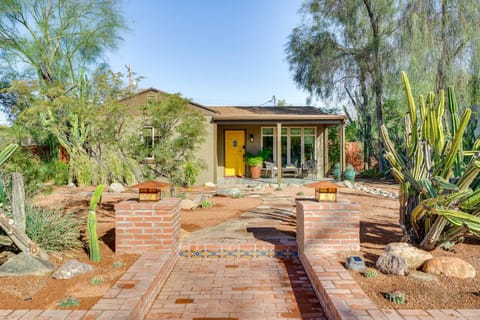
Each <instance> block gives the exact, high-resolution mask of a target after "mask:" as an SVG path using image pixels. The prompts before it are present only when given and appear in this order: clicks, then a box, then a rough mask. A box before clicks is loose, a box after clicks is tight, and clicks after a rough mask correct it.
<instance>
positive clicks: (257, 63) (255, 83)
mask: <svg viewBox="0 0 480 320" xmlns="http://www.w3.org/2000/svg"><path fill="white" fill-rule="evenodd" d="M301 3H302V1H301V0H159V1H158V0H123V4H122V8H123V11H124V14H125V17H126V19H127V24H128V25H129V28H130V31H129V32H127V33H125V34H124V36H123V38H124V40H123V42H121V43H120V46H119V48H118V50H116V51H115V52H112V53H110V54H109V55H108V57H107V62H108V63H109V64H110V66H111V68H112V69H113V70H114V71H120V72H124V73H126V68H125V65H126V64H131V65H132V68H133V71H134V72H136V73H137V75H140V76H144V77H145V79H143V80H142V81H141V82H140V83H139V87H140V88H147V87H155V88H157V89H160V90H164V91H167V92H171V93H175V92H179V93H181V94H182V95H184V96H185V97H187V98H190V99H192V100H194V101H196V102H198V103H202V104H205V105H259V104H262V103H264V102H266V101H268V100H270V99H271V98H272V95H275V96H276V97H277V99H285V100H286V101H287V103H288V104H293V105H304V104H305V99H306V97H307V96H308V94H307V93H306V92H304V91H302V90H300V89H298V88H297V87H296V84H295V83H294V82H293V77H292V73H291V72H290V71H289V70H288V63H287V61H286V55H285V51H284V48H285V44H286V43H287V38H288V35H289V34H290V33H291V31H292V29H293V28H294V27H295V26H296V25H297V24H298V22H299V20H300V16H299V15H298V9H299V8H300V6H301Z"/></svg>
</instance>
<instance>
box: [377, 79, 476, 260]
mask: <svg viewBox="0 0 480 320" xmlns="http://www.w3.org/2000/svg"><path fill="white" fill-rule="evenodd" d="M402 80H403V84H404V88H405V92H406V95H407V106H408V113H407V115H406V116H405V141H406V144H405V146H406V148H405V150H402V149H401V148H398V147H397V146H395V145H394V144H393V143H392V141H391V140H390V137H389V134H388V131H387V129H386V127H385V126H382V128H381V130H382V136H383V139H384V141H385V145H386V148H387V153H386V156H385V157H386V159H387V160H388V161H389V162H390V165H391V166H392V172H393V175H394V176H395V178H396V179H397V181H398V182H399V183H400V200H399V201H400V227H401V228H402V231H403V233H404V236H405V238H407V239H409V240H410V241H411V242H412V243H414V244H417V245H419V246H420V247H422V248H423V249H426V250H432V249H433V248H435V246H437V245H438V244H439V243H441V242H452V243H455V242H457V241H460V240H461V239H462V238H463V237H464V236H465V235H466V234H468V233H473V234H475V235H477V236H479V235H480V188H479V187H478V186H475V184H474V181H475V179H476V178H477V176H478V175H479V173H480V160H479V158H480V138H479V139H477V140H476V142H475V144H474V146H473V150H471V151H465V150H463V144H462V140H463V137H464V133H465V130H466V128H467V125H468V122H469V120H470V117H471V114H472V112H471V110H470V109H469V108H467V109H466V110H465V111H464V112H463V114H462V115H461V116H459V110H458V106H457V102H456V99H455V95H454V92H453V89H452V88H448V91H447V97H446V98H445V94H444V91H443V90H440V92H439V95H438V98H437V99H435V94H434V93H433V92H430V93H429V94H428V96H427V97H426V98H424V97H423V96H420V98H419V100H418V102H415V99H414V97H413V94H412V90H411V88H410V84H409V82H408V79H407V76H406V74H405V73H403V74H402ZM472 188H473V190H472Z"/></svg>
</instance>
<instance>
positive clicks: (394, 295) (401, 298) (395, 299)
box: [385, 289, 405, 304]
mask: <svg viewBox="0 0 480 320" xmlns="http://www.w3.org/2000/svg"><path fill="white" fill-rule="evenodd" d="M385 299H387V300H388V301H390V302H392V303H395V304H404V303H405V294H404V293H402V292H400V291H398V290H397V289H393V290H392V291H389V292H387V293H385Z"/></svg>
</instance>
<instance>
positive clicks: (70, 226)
mask: <svg viewBox="0 0 480 320" xmlns="http://www.w3.org/2000/svg"><path fill="white" fill-rule="evenodd" d="M25 229H26V230H25V231H26V233H27V235H28V236H29V237H30V239H32V241H33V242H35V243H37V244H38V245H39V246H40V247H41V248H43V249H44V250H46V251H47V252H58V251H64V250H69V249H77V248H80V247H82V245H83V244H82V242H81V241H80V221H79V220H78V219H76V218H75V217H74V216H73V215H71V214H63V213H61V212H60V210H58V209H57V210H50V209H45V208H37V207H28V208H27V210H26V228H25Z"/></svg>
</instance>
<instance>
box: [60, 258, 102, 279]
mask: <svg viewBox="0 0 480 320" xmlns="http://www.w3.org/2000/svg"><path fill="white" fill-rule="evenodd" d="M92 270H93V267H92V266H91V265H89V264H86V263H81V262H79V261H78V260H75V259H72V260H68V261H67V262H65V263H64V264H63V265H62V266H61V267H60V268H58V269H57V270H55V272H54V273H53V274H52V277H54V278H55V279H71V278H73V277H75V276H78V275H81V274H84V273H85V272H88V271H92Z"/></svg>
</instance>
